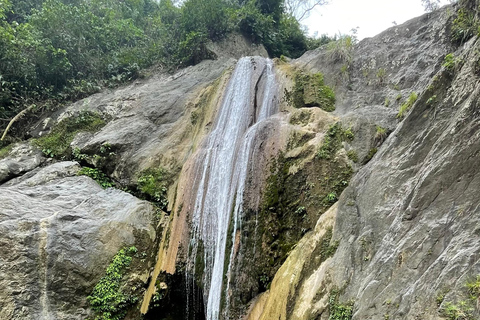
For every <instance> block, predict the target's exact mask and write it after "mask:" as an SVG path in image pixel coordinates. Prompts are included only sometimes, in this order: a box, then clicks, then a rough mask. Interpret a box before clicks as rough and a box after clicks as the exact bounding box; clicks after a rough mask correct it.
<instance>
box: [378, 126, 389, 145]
mask: <svg viewBox="0 0 480 320" xmlns="http://www.w3.org/2000/svg"><path fill="white" fill-rule="evenodd" d="M386 137H387V129H385V128H384V127H381V126H377V129H376V132H375V140H377V141H383V140H385V138H386Z"/></svg>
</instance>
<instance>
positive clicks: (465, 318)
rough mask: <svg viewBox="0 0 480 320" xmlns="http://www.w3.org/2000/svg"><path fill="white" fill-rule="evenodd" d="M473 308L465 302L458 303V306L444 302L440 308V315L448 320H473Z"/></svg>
mask: <svg viewBox="0 0 480 320" xmlns="http://www.w3.org/2000/svg"><path fill="white" fill-rule="evenodd" d="M474 311H475V309H474V307H473V306H472V305H471V303H469V302H467V301H460V302H459V303H458V304H454V303H451V302H446V303H445V305H444V307H443V308H442V314H443V315H444V316H446V317H447V319H448V320H475V319H476V317H475V315H474Z"/></svg>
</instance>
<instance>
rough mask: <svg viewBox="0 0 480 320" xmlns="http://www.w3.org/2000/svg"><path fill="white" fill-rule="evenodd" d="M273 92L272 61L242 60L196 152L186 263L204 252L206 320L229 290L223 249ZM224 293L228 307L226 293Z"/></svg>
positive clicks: (237, 212) (191, 263) (228, 270)
mask: <svg viewBox="0 0 480 320" xmlns="http://www.w3.org/2000/svg"><path fill="white" fill-rule="evenodd" d="M260 69H261V70H260ZM261 89H263V90H261ZM275 94H276V85H275V75H274V70H273V63H272V61H271V60H268V59H263V58H258V57H256V58H252V57H246V58H242V59H240V60H239V62H238V63H237V66H236V68H235V71H234V73H233V75H232V77H231V79H230V82H229V84H228V87H227V90H226V93H225V95H224V100H223V103H222V105H221V107H220V110H219V115H218V117H217V119H216V122H215V125H214V128H213V130H212V132H211V133H210V134H209V136H208V137H207V140H206V142H205V145H204V147H203V148H202V152H200V153H199V155H198V156H197V161H196V165H195V166H196V175H195V179H196V183H195V185H198V189H197V193H196V196H195V200H194V207H193V215H192V236H191V241H190V246H191V252H192V253H191V255H190V257H189V261H188V267H189V269H190V270H196V268H195V263H196V261H198V257H197V255H202V257H200V258H202V261H203V265H204V268H203V270H200V271H201V272H202V273H203V274H202V275H201V276H202V282H203V287H204V296H205V298H206V301H207V302H206V318H207V320H216V319H219V317H220V302H221V299H222V295H223V293H224V292H227V291H228V283H229V281H226V283H225V284H224V276H225V275H226V276H227V280H228V279H230V274H231V271H232V260H233V248H230V250H231V251H230V252H229V253H228V252H226V251H227V248H226V245H227V239H228V237H232V242H233V239H234V237H235V230H237V228H238V227H239V224H240V221H241V216H242V203H243V200H244V199H243V194H244V191H245V179H246V176H247V172H248V166H249V162H250V161H252V156H253V154H252V153H253V147H252V146H253V144H254V141H255V138H256V135H257V132H258V128H259V127H260V126H261V125H262V122H264V121H265V120H266V119H268V117H270V116H271V115H273V114H274V113H275V112H276V111H277V103H276V101H275V99H276V97H275ZM259 97H262V99H261V102H260V103H258V102H257V100H258V99H257V98H259ZM232 226H233V229H230V230H231V231H230V232H231V233H229V227H230V228H231V227H232ZM232 230H233V231H232ZM227 257H228V260H226V258H227ZM226 263H228V264H226ZM226 265H227V268H225V266H226ZM197 267H198V266H197ZM224 289H225V290H224ZM224 298H225V299H226V306H227V307H226V308H225V309H226V310H228V295H225V296H224Z"/></svg>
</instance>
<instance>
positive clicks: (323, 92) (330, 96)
mask: <svg viewBox="0 0 480 320" xmlns="http://www.w3.org/2000/svg"><path fill="white" fill-rule="evenodd" d="M294 81H295V83H294V86H293V88H292V91H291V92H287V93H286V95H287V100H289V101H291V103H292V104H293V106H294V107H295V108H303V107H319V108H321V109H323V110H325V111H328V112H330V111H334V110H335V93H334V92H333V90H332V88H330V87H329V86H327V85H325V83H324V79H323V74H322V73H320V72H318V73H314V74H312V73H307V72H298V73H296V74H295V79H294Z"/></svg>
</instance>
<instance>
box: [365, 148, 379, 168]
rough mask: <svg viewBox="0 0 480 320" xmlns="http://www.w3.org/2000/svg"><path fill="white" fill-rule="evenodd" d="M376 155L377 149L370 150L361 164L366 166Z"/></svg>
mask: <svg viewBox="0 0 480 320" xmlns="http://www.w3.org/2000/svg"><path fill="white" fill-rule="evenodd" d="M376 153H377V148H371V149H370V150H369V151H368V153H367V156H366V157H365V160H364V161H363V164H366V163H367V162H368V161H370V160H372V158H373V156H374V155H375V154H376Z"/></svg>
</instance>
